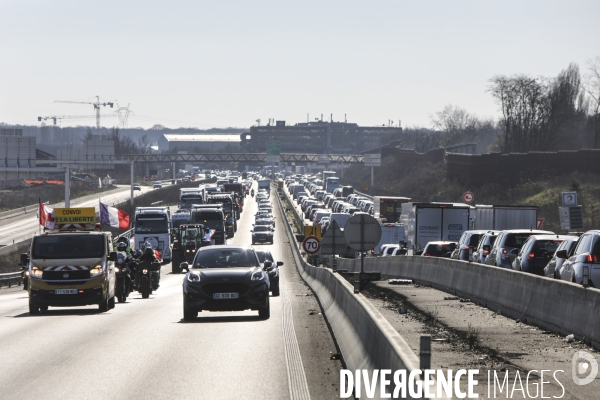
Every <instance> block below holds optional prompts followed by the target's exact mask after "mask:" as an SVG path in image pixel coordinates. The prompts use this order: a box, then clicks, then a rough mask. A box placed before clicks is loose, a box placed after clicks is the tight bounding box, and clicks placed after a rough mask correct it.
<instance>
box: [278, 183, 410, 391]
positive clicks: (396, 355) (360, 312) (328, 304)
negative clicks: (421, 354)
mask: <svg viewBox="0 0 600 400" xmlns="http://www.w3.org/2000/svg"><path fill="white" fill-rule="evenodd" d="M285 196H286V197H288V194H287V193H285ZM277 203H278V204H279V207H280V210H281V211H282V215H284V209H283V204H282V203H281V200H280V199H279V197H277ZM282 225H285V229H286V232H287V234H288V237H289V239H290V245H291V246H292V249H293V251H292V253H293V255H294V259H295V261H296V265H297V266H298V271H299V273H300V275H301V276H302V278H303V279H304V280H305V281H306V283H308V285H309V286H310V287H311V289H312V290H313V291H314V292H315V294H316V296H317V298H318V300H319V303H320V304H321V307H322V308H323V311H324V313H325V317H326V318H327V321H328V322H329V325H330V327H331V330H332V331H333V334H334V337H335V340H336V342H337V344H338V346H339V348H340V350H341V352H342V355H343V358H344V362H345V363H346V368H348V369H349V370H351V371H356V370H358V369H366V370H369V371H373V370H374V369H390V370H392V371H396V370H400V369H406V370H407V371H412V370H415V369H418V368H419V358H418V357H417V355H416V354H415V353H414V352H413V351H412V349H411V348H410V346H409V345H408V344H407V343H406V341H405V340H404V339H403V338H402V336H400V334H399V333H398V332H397V331H396V330H395V329H394V328H393V327H392V325H391V324H390V323H389V322H388V321H387V319H385V318H384V317H383V316H382V315H381V313H380V312H379V311H378V310H377V309H376V308H375V307H374V306H373V305H372V304H371V303H370V302H369V301H368V300H367V299H366V298H365V297H364V296H363V295H362V294H354V288H353V286H352V285H350V283H348V282H347V281H346V280H345V279H344V278H342V277H340V276H339V275H338V274H334V273H333V272H332V271H331V270H329V269H328V268H318V267H314V266H312V265H310V264H308V263H306V262H305V261H304V259H303V258H302V257H301V256H300V249H299V247H298V244H297V243H296V241H295V240H294V232H293V231H292V228H291V227H290V225H289V224H288V223H287V221H282ZM363 393H364V389H363ZM376 395H377V396H378V395H379V390H377V392H376Z"/></svg>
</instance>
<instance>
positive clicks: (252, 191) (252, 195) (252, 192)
mask: <svg viewBox="0 0 600 400" xmlns="http://www.w3.org/2000/svg"><path fill="white" fill-rule="evenodd" d="M250 197H254V189H252V190H251V191H250Z"/></svg>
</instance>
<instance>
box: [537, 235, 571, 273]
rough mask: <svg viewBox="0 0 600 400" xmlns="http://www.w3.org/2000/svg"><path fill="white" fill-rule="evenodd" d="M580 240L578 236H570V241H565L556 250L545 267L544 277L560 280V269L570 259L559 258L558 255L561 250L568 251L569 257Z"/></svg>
mask: <svg viewBox="0 0 600 400" xmlns="http://www.w3.org/2000/svg"><path fill="white" fill-rule="evenodd" d="M577 240H579V237H578V236H568V239H565V240H563V242H562V243H561V244H560V245H559V246H558V247H557V248H556V251H555V252H554V255H553V256H552V258H551V259H550V261H549V262H548V264H546V266H545V267H544V275H545V276H551V277H553V278H555V279H560V275H559V272H560V269H561V267H562V265H563V263H564V262H565V260H566V259H567V258H568V257H564V258H563V257H558V256H557V253H558V252H559V251H561V250H566V252H567V256H568V255H569V254H570V253H572V251H573V250H574V249H575V244H576V243H577Z"/></svg>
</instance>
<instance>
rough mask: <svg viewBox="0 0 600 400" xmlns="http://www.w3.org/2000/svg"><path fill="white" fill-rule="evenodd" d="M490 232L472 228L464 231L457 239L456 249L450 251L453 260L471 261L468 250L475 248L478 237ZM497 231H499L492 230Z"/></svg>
mask: <svg viewBox="0 0 600 400" xmlns="http://www.w3.org/2000/svg"><path fill="white" fill-rule="evenodd" d="M488 232H490V231H489V230H473V231H464V232H463V234H462V236H461V237H460V239H459V240H458V245H457V246H456V250H454V251H453V252H452V256H451V257H450V258H452V259H453V260H462V261H472V260H470V259H469V250H470V249H471V248H472V249H473V251H475V249H476V248H477V244H478V243H479V239H481V236H482V235H483V234H485V233H488ZM494 232H496V233H497V232H499V231H494Z"/></svg>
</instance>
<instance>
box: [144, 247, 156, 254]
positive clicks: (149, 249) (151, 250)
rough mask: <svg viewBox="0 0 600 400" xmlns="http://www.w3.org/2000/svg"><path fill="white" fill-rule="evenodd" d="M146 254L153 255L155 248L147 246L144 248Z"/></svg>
mask: <svg viewBox="0 0 600 400" xmlns="http://www.w3.org/2000/svg"><path fill="white" fill-rule="evenodd" d="M144 254H145V255H147V256H153V255H154V250H153V249H152V246H150V247H146V248H145V249H144Z"/></svg>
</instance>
